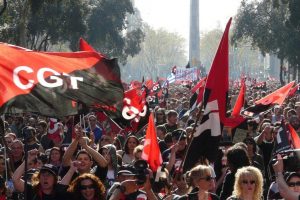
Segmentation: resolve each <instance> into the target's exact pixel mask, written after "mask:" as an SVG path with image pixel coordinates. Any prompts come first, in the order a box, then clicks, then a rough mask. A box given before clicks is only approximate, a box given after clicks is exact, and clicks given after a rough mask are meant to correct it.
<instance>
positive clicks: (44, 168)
mask: <svg viewBox="0 0 300 200" xmlns="http://www.w3.org/2000/svg"><path fill="white" fill-rule="evenodd" d="M40 171H41V172H42V171H48V172H50V173H52V174H53V175H54V176H57V175H58V169H57V167H56V166H54V165H52V164H45V165H43V166H42V167H41V170H40Z"/></svg>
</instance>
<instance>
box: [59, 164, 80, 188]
mask: <svg viewBox="0 0 300 200" xmlns="http://www.w3.org/2000/svg"><path fill="white" fill-rule="evenodd" d="M79 164H80V162H79V161H73V162H72V164H71V166H70V169H69V170H68V172H67V173H66V175H65V176H64V177H63V178H62V179H61V181H60V184H62V185H69V184H70V182H71V180H72V176H73V175H74V173H75V172H76V170H77V166H78V165H79Z"/></svg>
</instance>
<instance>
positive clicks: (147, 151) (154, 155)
mask: <svg viewBox="0 0 300 200" xmlns="http://www.w3.org/2000/svg"><path fill="white" fill-rule="evenodd" d="M142 159H144V160H146V161H147V162H148V164H149V166H150V168H151V170H152V171H154V172H156V171H157V168H158V167H159V166H160V165H161V164H162V157H161V153H160V149H159V146H158V142H157V136H156V129H155V125H154V117H153V113H151V114H150V116H149V123H148V128H147V131H146V137H145V142H144V149H143V152H142Z"/></svg>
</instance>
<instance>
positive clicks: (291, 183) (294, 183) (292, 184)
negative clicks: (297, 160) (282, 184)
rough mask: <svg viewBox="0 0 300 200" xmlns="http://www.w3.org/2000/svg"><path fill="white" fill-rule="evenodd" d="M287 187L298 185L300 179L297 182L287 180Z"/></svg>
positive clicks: (299, 184)
mask: <svg viewBox="0 0 300 200" xmlns="http://www.w3.org/2000/svg"><path fill="white" fill-rule="evenodd" d="M287 184H288V186H289V187H296V186H300V181H297V182H289V183H287Z"/></svg>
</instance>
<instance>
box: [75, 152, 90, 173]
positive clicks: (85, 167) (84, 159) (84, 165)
mask: <svg viewBox="0 0 300 200" xmlns="http://www.w3.org/2000/svg"><path fill="white" fill-rule="evenodd" d="M76 160H77V161H79V162H80V164H79V166H78V171H79V172H81V173H82V172H89V171H90V169H91V167H92V164H93V161H91V159H90V157H89V156H88V155H87V154H86V153H80V154H79V155H78V156H77V159H76Z"/></svg>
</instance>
